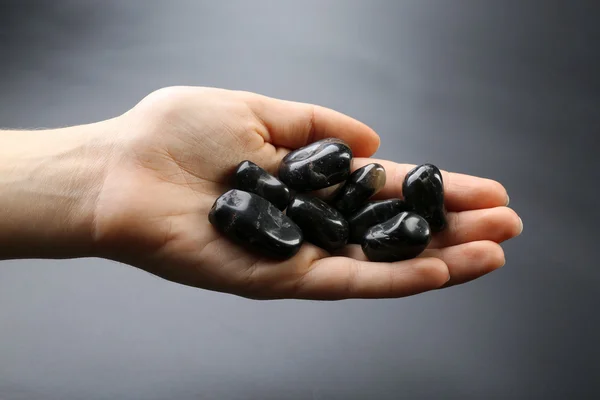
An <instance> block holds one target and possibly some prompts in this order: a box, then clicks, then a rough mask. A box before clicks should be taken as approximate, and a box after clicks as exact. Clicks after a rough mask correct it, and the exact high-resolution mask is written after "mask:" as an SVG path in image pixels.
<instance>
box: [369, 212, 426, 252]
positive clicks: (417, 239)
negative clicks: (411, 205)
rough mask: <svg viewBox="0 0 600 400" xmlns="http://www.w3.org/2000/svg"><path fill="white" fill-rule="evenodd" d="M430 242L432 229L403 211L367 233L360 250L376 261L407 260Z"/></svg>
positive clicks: (416, 217)
mask: <svg viewBox="0 0 600 400" xmlns="http://www.w3.org/2000/svg"><path fill="white" fill-rule="evenodd" d="M430 242H431V230H430V229H429V224H428V223H427V221H425V219H424V218H423V217H421V216H420V215H417V214H415V213H412V212H409V211H405V212H402V213H400V214H398V215H396V216H395V217H392V218H391V219H389V220H387V221H385V222H382V223H381V224H378V225H375V226H372V227H371V228H369V229H368V230H367V233H366V234H365V237H364V239H363V241H362V244H361V247H362V249H363V252H364V253H365V255H366V256H367V258H368V259H369V260H371V261H376V262H395V261H403V260H409V259H411V258H415V257H416V256H418V255H419V254H421V253H422V252H423V251H424V250H425V249H426V248H427V246H428V245H429V243H430Z"/></svg>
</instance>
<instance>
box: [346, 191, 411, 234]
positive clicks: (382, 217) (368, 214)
mask: <svg viewBox="0 0 600 400" xmlns="http://www.w3.org/2000/svg"><path fill="white" fill-rule="evenodd" d="M409 210H410V208H409V207H408V205H407V204H406V203H405V202H404V201H403V200H400V199H388V200H379V201H370V202H368V203H366V204H365V205H363V206H362V207H361V208H359V209H358V210H357V211H356V212H354V213H353V214H352V215H351V216H349V217H348V218H346V220H347V221H348V223H349V224H350V239H348V243H356V244H361V243H362V240H363V237H364V236H365V233H366V232H367V230H369V228H370V227H372V226H374V225H377V224H380V223H382V222H385V221H387V220H388V219H390V218H392V217H393V216H395V215H398V214H400V213H401V212H403V211H409Z"/></svg>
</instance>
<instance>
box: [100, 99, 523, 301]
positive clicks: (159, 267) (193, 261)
mask: <svg viewBox="0 0 600 400" xmlns="http://www.w3.org/2000/svg"><path fill="white" fill-rule="evenodd" d="M116 124H117V126H118V127H119V128H118V129H119V130H120V134H119V140H118V141H117V142H116V143H117V144H116V145H115V146H114V150H113V155H112V156H111V159H110V162H109V163H108V165H107V167H106V174H105V175H104V180H103V183H102V186H101V189H100V191H99V195H98V198H97V201H96V208H95V213H94V226H93V233H94V240H95V242H96V243H97V246H98V248H99V249H100V253H99V254H100V255H101V256H104V257H107V258H111V259H114V260H117V261H121V262H124V263H127V264H130V265H133V266H136V267H139V268H142V269H143V270H145V271H148V272H150V273H152V274H156V275H158V276H160V277H163V278H165V279H168V280H171V281H174V282H179V283H182V284H185V285H190V286H195V287H199V288H205V289H209V290H215V291H221V292H228V293H233V294H237V295H240V296H244V297H249V298H254V299H275V298H304V299H324V300H334V299H344V298H383V297H401V296H407V295H412V294H416V293H420V292H424V291H427V290H432V289H436V288H440V287H443V286H448V285H453V284H459V283H463V282H466V281H469V280H472V279H474V278H477V277H480V276H482V275H484V274H486V273H488V272H491V271H493V270H495V269H496V268H498V267H500V266H502V265H503V264H504V254H503V251H502V248H501V247H500V246H499V245H498V243H500V242H502V241H504V240H507V239H509V238H512V237H514V236H516V235H518V234H519V233H520V231H521V229H522V224H521V222H520V219H519V217H518V216H517V215H516V214H515V213H514V212H513V211H512V210H510V209H509V208H507V207H505V206H506V205H507V201H508V197H507V194H506V191H505V189H504V188H503V187H502V186H501V185H500V184H499V183H497V182H494V181H491V180H487V179H482V178H476V177H471V176H466V175H460V174H451V173H446V172H444V181H445V190H446V201H447V208H448V210H449V227H448V229H447V231H445V232H444V233H442V234H440V235H438V236H436V237H434V239H433V240H432V243H431V245H430V248H429V249H428V250H426V251H425V253H423V254H422V255H421V256H420V257H418V258H417V259H414V260H408V261H403V262H397V263H389V264H388V263H373V262H368V261H366V260H365V257H364V255H363V254H362V251H361V250H360V247H359V246H348V248H347V249H345V250H344V252H343V254H341V255H331V254H328V253H327V252H325V251H324V250H322V249H320V248H318V247H315V246H313V245H311V244H308V243H306V244H304V245H303V247H302V249H301V250H300V252H299V253H298V254H297V255H296V256H295V257H293V258H292V259H289V260H287V261H284V262H275V261H272V260H268V259H264V258H261V257H260V256H257V255H255V254H252V253H249V252H248V251H246V250H244V249H243V248H241V247H239V246H237V245H234V244H232V243H231V242H230V241H229V240H228V239H227V238H225V237H223V236H222V235H220V234H219V233H218V232H217V231H216V230H215V229H214V228H213V226H212V225H211V224H210V223H209V221H208V212H209V209H210V208H211V206H212V205H213V203H214V201H215V200H216V198H217V197H218V196H219V195H220V194H222V193H224V192H225V191H226V190H228V188H229V182H230V179H231V173H232V172H233V170H234V169H235V167H236V166H237V164H238V163H239V162H241V161H243V160H246V159H248V160H251V161H253V162H255V163H257V164H258V165H260V166H262V167H263V168H265V169H267V170H269V171H271V172H275V171H276V169H277V166H278V164H279V162H280V161H281V159H282V158H283V156H284V155H285V154H286V153H287V152H288V151H289V150H288V149H295V148H298V147H301V146H304V145H306V144H308V143H310V142H312V141H315V140H318V139H322V138H324V137H337V138H340V139H343V140H345V141H346V142H347V143H348V144H349V145H350V146H351V147H352V149H353V152H354V155H355V157H356V158H355V160H354V166H353V168H359V167H360V166H362V165H365V164H367V163H370V162H373V161H376V162H379V163H381V164H382V165H383V166H384V167H385V169H386V171H387V174H388V179H387V184H386V186H385V188H384V189H383V190H382V191H381V192H380V193H379V195H378V197H380V198H389V197H398V196H400V195H401V193H400V190H401V188H402V181H403V177H404V175H405V173H406V172H407V171H408V170H409V169H410V168H411V166H410V165H404V164H396V163H394V162H391V161H382V160H372V159H369V158H365V157H369V156H371V155H372V154H373V153H374V152H375V151H376V150H377V148H378V146H379V138H378V136H377V134H376V133H375V132H373V131H372V130H371V129H370V128H368V127H367V126H365V125H364V124H362V123H360V122H358V121H356V120H354V119H351V118H349V117H347V116H345V115H342V114H340V113H337V112H335V111H332V110H329V109H326V108H322V107H318V106H313V105H308V104H301V103H293V102H287V101H281V100H277V99H272V98H268V97H265V96H260V95H256V94H252V93H246V92H234V91H227V90H218V89H210V88H191V87H176V88H167V89H162V90H159V91H157V92H154V93H152V94H151V95H150V96H148V97H147V98H145V99H144V100H142V101H141V102H140V103H139V104H138V105H136V106H135V107H134V108H133V109H132V110H130V111H129V112H127V113H126V114H124V115H123V116H121V117H119V118H118V121H117V122H116Z"/></svg>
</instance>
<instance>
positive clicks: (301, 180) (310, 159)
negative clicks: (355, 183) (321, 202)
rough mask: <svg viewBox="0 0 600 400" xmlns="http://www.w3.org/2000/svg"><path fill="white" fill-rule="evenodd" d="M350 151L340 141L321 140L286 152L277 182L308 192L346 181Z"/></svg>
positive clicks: (349, 164) (332, 139)
mask: <svg viewBox="0 0 600 400" xmlns="http://www.w3.org/2000/svg"><path fill="white" fill-rule="evenodd" d="M351 163H352V150H351V149H350V147H349V146H348V145H347V144H346V143H345V142H344V141H342V140H340V139H335V138H328V139H322V140H319V141H317V142H314V143H311V144H309V145H308V146H304V147H301V148H299V149H297V150H294V151H292V152H291V153H288V154H287V155H286V156H285V157H284V158H283V160H282V161H281V164H280V166H279V179H281V181H282V182H283V183H285V184H286V185H288V186H289V187H290V188H291V189H294V190H297V191H311V190H318V189H323V188H326V187H328V186H332V185H335V184H336V183H340V182H342V181H345V180H346V179H347V178H348V176H350V166H351Z"/></svg>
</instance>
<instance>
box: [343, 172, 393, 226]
mask: <svg viewBox="0 0 600 400" xmlns="http://www.w3.org/2000/svg"><path fill="white" fill-rule="evenodd" d="M384 186H385V169H384V168H383V166H381V165H380V164H377V163H373V164H368V165H365V166H364V167H362V168H359V169H357V170H356V171H354V172H353V173H352V174H351V175H350V177H349V178H348V180H347V181H346V183H345V184H344V186H342V188H341V189H340V190H339V191H338V192H337V193H336V195H335V197H334V199H333V206H334V207H335V208H337V210H338V211H339V212H341V213H342V214H344V215H347V214H349V213H351V212H352V211H355V210H357V209H358V208H359V207H360V206H362V205H363V204H364V203H365V201H367V200H368V199H369V198H370V197H371V196H373V195H374V194H375V193H377V192H379V191H380V190H381V189H382V188H383V187H384Z"/></svg>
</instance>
